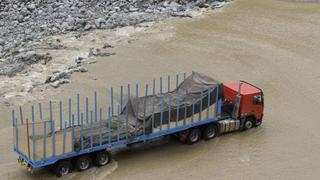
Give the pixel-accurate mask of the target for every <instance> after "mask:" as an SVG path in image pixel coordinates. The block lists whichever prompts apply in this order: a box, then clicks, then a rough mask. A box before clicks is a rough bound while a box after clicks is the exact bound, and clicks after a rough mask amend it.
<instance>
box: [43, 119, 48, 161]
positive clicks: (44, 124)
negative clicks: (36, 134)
mask: <svg viewBox="0 0 320 180" xmlns="http://www.w3.org/2000/svg"><path fill="white" fill-rule="evenodd" d="M43 135H44V137H43V160H46V159H47V154H46V153H47V122H46V121H43Z"/></svg>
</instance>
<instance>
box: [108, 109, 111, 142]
mask: <svg viewBox="0 0 320 180" xmlns="http://www.w3.org/2000/svg"><path fill="white" fill-rule="evenodd" d="M110 111H111V109H110V107H109V108H108V142H109V144H111V112H110Z"/></svg>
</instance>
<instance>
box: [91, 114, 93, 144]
mask: <svg viewBox="0 0 320 180" xmlns="http://www.w3.org/2000/svg"><path fill="white" fill-rule="evenodd" d="M92 124H93V112H92V111H90V147H91V148H93V129H92Z"/></svg>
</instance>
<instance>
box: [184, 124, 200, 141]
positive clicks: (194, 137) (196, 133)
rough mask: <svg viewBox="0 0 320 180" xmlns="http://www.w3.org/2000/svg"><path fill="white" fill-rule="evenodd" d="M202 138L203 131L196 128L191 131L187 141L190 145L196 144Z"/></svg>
mask: <svg viewBox="0 0 320 180" xmlns="http://www.w3.org/2000/svg"><path fill="white" fill-rule="evenodd" d="M200 137H201V131H200V130H199V129H198V128H194V129H191V130H190V131H189V134H188V136H187V139H186V141H187V143H188V144H194V143H196V142H198V141H199V140H200Z"/></svg>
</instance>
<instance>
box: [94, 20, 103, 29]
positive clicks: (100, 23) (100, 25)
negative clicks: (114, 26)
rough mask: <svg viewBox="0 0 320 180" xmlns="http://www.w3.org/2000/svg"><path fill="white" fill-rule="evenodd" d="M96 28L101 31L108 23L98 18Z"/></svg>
mask: <svg viewBox="0 0 320 180" xmlns="http://www.w3.org/2000/svg"><path fill="white" fill-rule="evenodd" d="M94 23H95V25H96V28H98V29H100V28H101V27H102V26H103V25H105V24H106V21H105V20H104V19H102V18H98V19H96V20H95V21H94Z"/></svg>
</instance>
